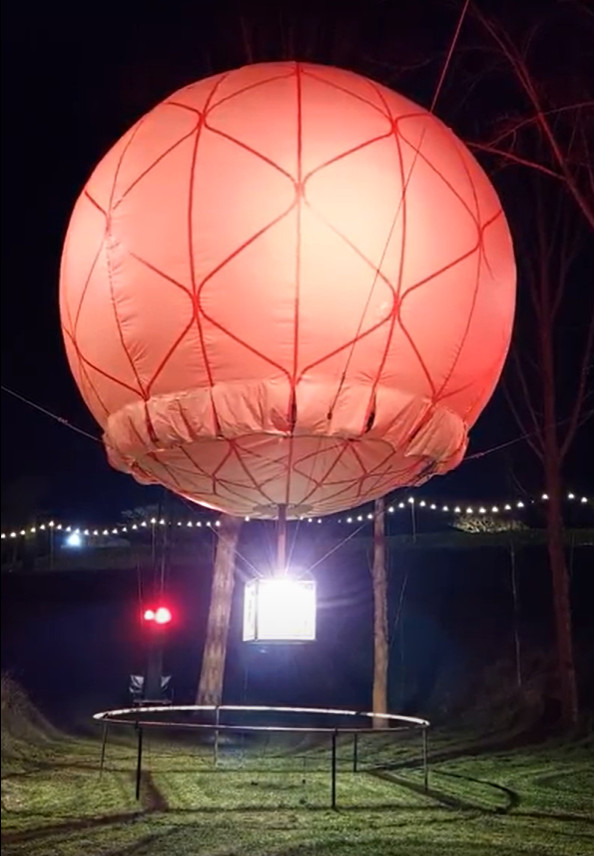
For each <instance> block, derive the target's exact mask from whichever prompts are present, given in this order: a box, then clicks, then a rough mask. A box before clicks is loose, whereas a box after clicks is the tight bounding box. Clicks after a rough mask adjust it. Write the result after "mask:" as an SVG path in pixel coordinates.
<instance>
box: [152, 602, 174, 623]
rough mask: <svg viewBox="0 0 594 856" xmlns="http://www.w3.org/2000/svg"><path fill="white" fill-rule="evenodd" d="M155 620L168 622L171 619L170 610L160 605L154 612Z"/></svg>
mask: <svg viewBox="0 0 594 856" xmlns="http://www.w3.org/2000/svg"><path fill="white" fill-rule="evenodd" d="M155 621H156V622H157V624H169V622H170V621H171V612H170V611H169V610H168V609H167V607H166V606H160V607H159V608H158V609H157V611H156V612H155Z"/></svg>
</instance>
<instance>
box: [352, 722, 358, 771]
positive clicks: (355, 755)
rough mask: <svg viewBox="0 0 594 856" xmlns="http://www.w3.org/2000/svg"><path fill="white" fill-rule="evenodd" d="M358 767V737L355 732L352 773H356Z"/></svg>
mask: <svg viewBox="0 0 594 856" xmlns="http://www.w3.org/2000/svg"><path fill="white" fill-rule="evenodd" d="M358 767H359V735H358V734H357V732H356V731H355V733H354V734H353V773H356V772H357V769H358Z"/></svg>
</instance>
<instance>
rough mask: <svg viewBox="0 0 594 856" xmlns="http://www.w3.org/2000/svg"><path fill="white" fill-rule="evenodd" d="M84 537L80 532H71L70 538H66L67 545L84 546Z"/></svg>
mask: <svg viewBox="0 0 594 856" xmlns="http://www.w3.org/2000/svg"><path fill="white" fill-rule="evenodd" d="M82 545H83V539H82V535H81V534H80V532H71V533H70V535H69V536H68V538H66V546H67V547H74V548H77V547H82Z"/></svg>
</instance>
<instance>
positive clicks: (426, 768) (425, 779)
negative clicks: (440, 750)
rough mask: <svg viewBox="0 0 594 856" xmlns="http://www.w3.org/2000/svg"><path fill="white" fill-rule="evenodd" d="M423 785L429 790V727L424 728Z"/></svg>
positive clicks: (426, 790)
mask: <svg viewBox="0 0 594 856" xmlns="http://www.w3.org/2000/svg"><path fill="white" fill-rule="evenodd" d="M422 734H423V787H424V788H425V793H427V792H428V791H429V752H428V750H427V729H426V728H423V731H422Z"/></svg>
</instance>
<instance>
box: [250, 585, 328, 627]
mask: <svg viewBox="0 0 594 856" xmlns="http://www.w3.org/2000/svg"><path fill="white" fill-rule="evenodd" d="M315 638H316V587H315V583H314V582H313V580H292V579H287V578H276V579H265V580H251V582H249V583H248V584H247V585H246V587H245V596H244V609H243V639H244V642H247V641H259V642H306V641H312V640H314V639H315Z"/></svg>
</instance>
